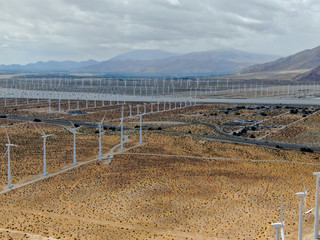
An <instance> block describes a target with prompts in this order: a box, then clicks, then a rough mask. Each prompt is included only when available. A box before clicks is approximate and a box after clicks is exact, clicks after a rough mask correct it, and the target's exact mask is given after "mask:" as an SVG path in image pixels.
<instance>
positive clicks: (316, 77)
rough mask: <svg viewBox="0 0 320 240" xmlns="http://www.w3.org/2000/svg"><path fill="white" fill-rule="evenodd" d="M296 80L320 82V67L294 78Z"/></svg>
mask: <svg viewBox="0 0 320 240" xmlns="http://www.w3.org/2000/svg"><path fill="white" fill-rule="evenodd" d="M294 80H298V81H303V82H308V81H310V82H315V81H318V82H320V65H319V66H318V67H316V68H314V69H312V70H310V71H308V72H305V73H303V74H300V75H298V76H296V77H295V78H294Z"/></svg>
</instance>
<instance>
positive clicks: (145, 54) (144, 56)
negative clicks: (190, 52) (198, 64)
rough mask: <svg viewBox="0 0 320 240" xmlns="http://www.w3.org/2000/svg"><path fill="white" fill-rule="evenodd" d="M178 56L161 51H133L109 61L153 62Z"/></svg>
mask: <svg viewBox="0 0 320 240" xmlns="http://www.w3.org/2000/svg"><path fill="white" fill-rule="evenodd" d="M176 56H179V54H176V53H170V52H165V51H162V50H158V49H155V50H134V51H131V52H127V53H124V54H120V55H118V56H116V57H113V58H111V59H110V61H126V60H155V59H163V58H169V57H176Z"/></svg>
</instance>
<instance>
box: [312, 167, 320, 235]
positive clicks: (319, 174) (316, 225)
mask: <svg viewBox="0 0 320 240" xmlns="http://www.w3.org/2000/svg"><path fill="white" fill-rule="evenodd" d="M313 175H315V176H316V177H317V180H316V209H315V213H314V239H318V238H319V177H320V172H314V173H313Z"/></svg>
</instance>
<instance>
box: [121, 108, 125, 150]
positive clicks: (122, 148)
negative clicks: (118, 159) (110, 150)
mask: <svg viewBox="0 0 320 240" xmlns="http://www.w3.org/2000/svg"><path fill="white" fill-rule="evenodd" d="M120 125H121V150H124V147H123V106H122V111H121V122H120Z"/></svg>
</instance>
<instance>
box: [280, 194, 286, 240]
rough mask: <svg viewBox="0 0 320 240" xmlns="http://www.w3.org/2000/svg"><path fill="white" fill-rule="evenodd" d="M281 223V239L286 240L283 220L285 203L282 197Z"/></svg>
mask: <svg viewBox="0 0 320 240" xmlns="http://www.w3.org/2000/svg"><path fill="white" fill-rule="evenodd" d="M280 222H281V224H282V227H281V229H280V230H281V232H280V233H281V239H282V240H285V234H284V226H285V224H284V218H283V201H282V196H281V206H280Z"/></svg>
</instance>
